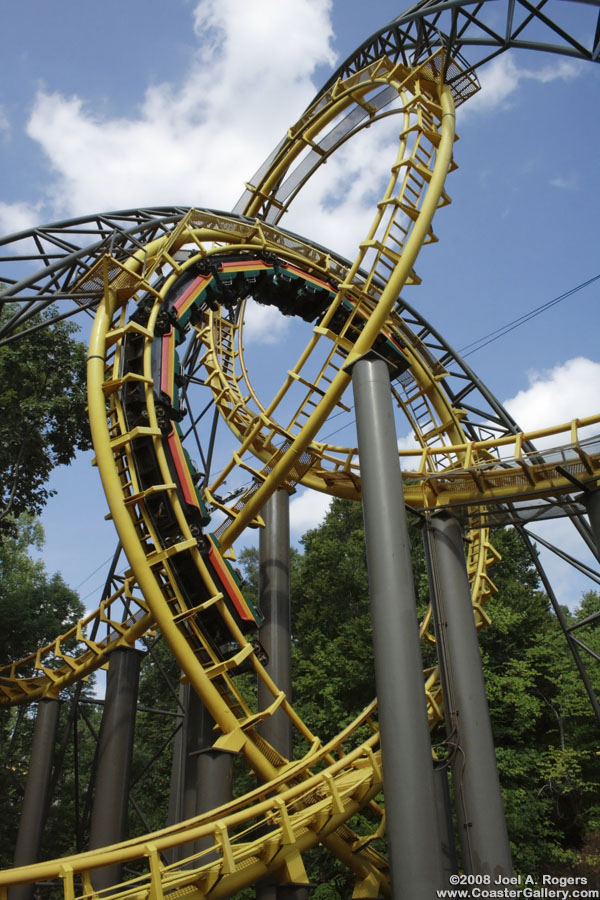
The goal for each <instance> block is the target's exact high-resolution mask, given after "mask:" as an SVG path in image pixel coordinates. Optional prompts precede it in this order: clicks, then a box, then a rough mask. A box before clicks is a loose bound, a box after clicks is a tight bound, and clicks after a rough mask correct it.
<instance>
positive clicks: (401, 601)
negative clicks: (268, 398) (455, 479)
mask: <svg viewBox="0 0 600 900" xmlns="http://www.w3.org/2000/svg"><path fill="white" fill-rule="evenodd" d="M352 385H353V390H354V402H355V411H356V426H357V433H358V451H359V457H360V474H361V483H362V502H363V515H364V521H365V541H366V551H367V566H368V571H369V593H370V603H371V619H372V623H373V649H374V653H375V679H376V686H377V697H378V702H379V724H380V731H381V746H382V755H383V775H384V784H385V809H386V828H387V835H388V842H389V848H390V866H391V875H392V893H393V897H394V898H397V900H400V898H407V897H410V898H411V900H431V898H432V897H435V895H436V890H437V889H439V888H443V887H444V886H445V885H444V876H443V865H442V855H441V844H440V838H439V832H438V824H437V815H436V805H435V788H434V774H433V762H432V753H431V742H430V737H429V724H428V721H427V709H426V703H425V691H424V688H423V665H422V660H421V650H420V645H419V625H418V621H417V610H416V598H415V591H414V584H413V573H412V565H411V559H410V543H409V536H408V524H407V519H406V512H405V507H404V492H403V487H402V475H401V472H400V465H399V461H398V445H397V439H396V428H395V423H394V411H393V406H392V398H391V391H390V377H389V374H388V368H387V365H386V363H385V362H384V361H383V360H381V359H373V358H370V357H369V356H367V357H363V358H361V359H359V360H358V361H357V362H356V363H355V364H354V366H353V369H352Z"/></svg>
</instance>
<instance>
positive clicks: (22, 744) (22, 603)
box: [0, 515, 84, 866]
mask: <svg viewBox="0 0 600 900" xmlns="http://www.w3.org/2000/svg"><path fill="white" fill-rule="evenodd" d="M43 539H44V532H43V529H42V526H41V525H40V524H39V522H36V521H34V520H33V519H32V518H31V517H30V516H26V515H24V516H22V517H21V518H20V519H19V520H18V521H17V522H16V523H13V529H12V533H11V534H9V535H7V536H5V539H4V541H3V543H1V544H0V621H1V622H2V629H1V630H0V665H5V664H6V663H9V662H11V661H12V660H17V659H21V658H23V657H24V656H27V655H28V654H30V653H32V652H34V651H35V650H36V649H37V647H40V646H43V645H44V644H47V643H49V642H50V641H52V640H53V639H54V638H55V637H57V636H58V635H59V634H63V633H64V632H66V631H68V630H69V629H70V628H71V627H72V626H73V625H74V624H75V623H76V622H77V620H78V619H79V618H81V616H82V615H83V612H84V609H83V604H82V603H81V602H80V600H79V597H78V596H77V594H76V593H75V592H74V591H72V590H71V589H70V588H69V587H67V585H66V584H65V583H64V581H63V579H62V578H61V576H60V575H58V574H56V575H52V576H50V575H48V573H47V572H46V568H45V566H44V563H43V562H42V561H41V560H34V559H32V558H31V555H30V554H31V553H32V552H33V551H35V550H39V549H41V548H42V546H43ZM65 649H68V645H67V646H66V647H65ZM35 712H36V707H35V706H34V707H33V708H31V709H30V708H28V707H19V708H18V709H14V708H13V709H4V710H2V711H0V744H1V745H2V748H3V751H2V755H1V762H0V809H2V811H3V814H2V816H0V866H8V865H11V864H12V853H13V850H14V842H15V837H16V833H17V828H18V822H19V815H20V808H21V803H22V799H23V792H24V786H25V779H26V777H27V772H28V768H29V754H30V747H31V738H32V734H33V726H34V722H35ZM66 714H67V713H66V712H63V714H62V716H63V719H64V717H65V715H66ZM72 763H73V759H72V749H69V752H68V754H67V760H66V764H65V766H64V767H63V770H62V775H61V781H60V784H61V790H60V792H59V793H58V794H57V802H56V803H55V804H54V805H53V807H52V810H51V816H52V815H54V816H55V818H56V823H57V822H58V821H60V822H62V823H63V827H62V828H58V829H57V827H56V823H55V826H52V824H51V825H50V827H49V828H48V829H47V841H49V844H48V846H49V848H50V849H49V850H48V851H47V855H48V856H51V855H52V853H53V851H54V849H57V851H58V852H57V853H56V854H55V855H60V853H61V852H66V851H67V850H73V849H74V845H73V844H72V843H67V844H65V843H64V842H63V843H61V842H60V840H61V839H62V838H63V837H64V833H65V831H66V830H67V831H69V837H70V839H71V841H72V834H71V828H70V824H69V825H68V826H66V829H65V827H64V823H65V822H69V823H72V822H73V819H74V805H73V797H72V792H70V791H69V790H68V789H67V788H65V784H66V783H68V782H72V781H73V776H72V773H71V774H67V773H68V772H69V767H71V770H72V768H73V766H72ZM73 832H74V829H73ZM57 841H58V843H57Z"/></svg>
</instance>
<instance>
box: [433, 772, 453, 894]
mask: <svg viewBox="0 0 600 900" xmlns="http://www.w3.org/2000/svg"><path fill="white" fill-rule="evenodd" d="M433 775H434V779H433V781H434V786H435V804H436V809H437V820H438V828H439V831H440V838H441V841H442V861H443V865H444V874H445V877H446V882H447V883H448V884H449V883H450V882H449V881H448V879H449V877H450V875H455V874H456V873H457V872H458V858H457V856H456V841H455V840H454V823H453V821H452V802H451V799H450V785H449V784H448V769H447V768H446V766H445V765H443V766H440V765H437V766H435V767H434V770H433Z"/></svg>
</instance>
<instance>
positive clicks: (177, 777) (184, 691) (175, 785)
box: [165, 684, 190, 864]
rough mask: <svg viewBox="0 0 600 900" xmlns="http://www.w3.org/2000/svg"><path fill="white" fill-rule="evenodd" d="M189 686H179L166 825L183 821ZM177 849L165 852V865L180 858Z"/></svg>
mask: <svg viewBox="0 0 600 900" xmlns="http://www.w3.org/2000/svg"><path fill="white" fill-rule="evenodd" d="M189 689H190V686H189V684H180V685H179V714H180V719H179V731H178V732H177V734H176V735H175V739H174V741H173V758H172V762H171V784H170V789H169V807H168V811H167V825H176V824H177V822H181V821H182V819H183V811H182V808H183V779H184V774H185V756H186V733H187V715H186V711H187V707H188V691H189ZM178 850H179V848H178V847H173V848H171V849H170V850H167V851H166V852H165V858H166V860H167V863H169V864H171V863H175V862H177V860H178V859H179V858H180V855H179V852H178Z"/></svg>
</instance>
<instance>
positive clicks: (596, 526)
mask: <svg viewBox="0 0 600 900" xmlns="http://www.w3.org/2000/svg"><path fill="white" fill-rule="evenodd" d="M581 499H582V500H583V503H584V506H585V509H586V512H587V514H588V518H589V520H590V528H591V529H592V534H593V535H594V540H595V542H596V547H597V549H598V552H599V553H600V488H596V489H595V490H593V491H586V493H585V494H584V495H583V497H582V498H581Z"/></svg>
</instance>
